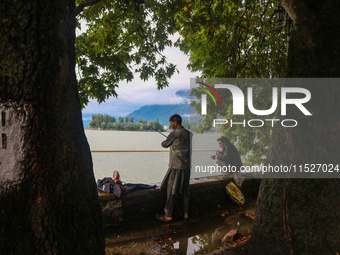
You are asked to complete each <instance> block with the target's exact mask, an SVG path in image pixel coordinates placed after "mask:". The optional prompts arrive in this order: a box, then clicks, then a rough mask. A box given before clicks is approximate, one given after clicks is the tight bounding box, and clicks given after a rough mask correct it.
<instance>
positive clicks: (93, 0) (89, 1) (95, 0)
mask: <svg viewBox="0 0 340 255" xmlns="http://www.w3.org/2000/svg"><path fill="white" fill-rule="evenodd" d="M100 1H102V0H86V1H84V2H81V3H80V4H79V5H78V6H77V7H76V16H78V15H79V14H80V13H81V12H82V11H83V10H84V8H85V7H88V6H91V5H94V4H96V3H99V2H100Z"/></svg>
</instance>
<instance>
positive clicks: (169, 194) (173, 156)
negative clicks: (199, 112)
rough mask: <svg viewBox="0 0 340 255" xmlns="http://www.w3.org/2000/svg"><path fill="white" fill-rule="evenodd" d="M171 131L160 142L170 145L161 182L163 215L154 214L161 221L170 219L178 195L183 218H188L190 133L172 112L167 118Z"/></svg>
mask: <svg viewBox="0 0 340 255" xmlns="http://www.w3.org/2000/svg"><path fill="white" fill-rule="evenodd" d="M169 121H170V125H171V127H172V129H173V131H172V132H171V133H170V134H169V136H168V137H167V139H166V140H165V141H163V142H162V146H163V147H164V148H168V147H170V157H169V168H168V171H167V173H166V174H165V176H164V179H163V181H162V184H161V192H164V193H166V203H165V207H164V213H165V214H164V215H156V218H157V219H158V220H161V221H171V220H172V219H173V211H174V208H175V201H176V199H177V197H178V196H179V195H181V197H182V198H183V199H181V200H182V202H183V205H184V219H186V220H187V219H189V199H190V191H189V180H190V166H191V138H192V133H191V132H190V131H188V130H186V129H185V128H184V127H183V126H182V117H181V116H180V115H178V114H174V115H172V116H171V117H170V119H169Z"/></svg>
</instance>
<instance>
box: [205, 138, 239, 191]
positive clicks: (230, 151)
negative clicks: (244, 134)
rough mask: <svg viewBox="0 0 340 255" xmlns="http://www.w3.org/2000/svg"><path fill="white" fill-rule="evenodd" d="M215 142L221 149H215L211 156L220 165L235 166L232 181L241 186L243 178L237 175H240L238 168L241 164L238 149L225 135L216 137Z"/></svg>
mask: <svg viewBox="0 0 340 255" xmlns="http://www.w3.org/2000/svg"><path fill="white" fill-rule="evenodd" d="M217 142H218V145H219V146H220V147H221V148H222V151H217V153H216V155H213V156H211V158H212V159H214V160H215V159H216V163H217V164H218V165H220V166H230V167H235V169H236V173H234V174H233V176H234V181H235V183H236V185H237V186H239V187H241V186H242V183H243V181H244V178H242V177H241V178H240V177H238V176H239V175H240V168H241V166H243V163H242V160H241V156H240V153H239V151H238V150H237V149H236V147H235V146H234V145H233V144H232V143H231V142H230V140H229V139H228V138H227V137H225V136H222V137H220V138H218V139H217Z"/></svg>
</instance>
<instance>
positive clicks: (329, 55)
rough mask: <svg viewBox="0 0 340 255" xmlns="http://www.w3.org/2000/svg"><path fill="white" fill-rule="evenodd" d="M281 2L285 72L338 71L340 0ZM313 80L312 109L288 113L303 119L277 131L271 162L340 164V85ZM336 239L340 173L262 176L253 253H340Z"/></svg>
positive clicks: (329, 74) (300, 74) (323, 74)
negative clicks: (285, 21) (287, 19)
mask: <svg viewBox="0 0 340 255" xmlns="http://www.w3.org/2000/svg"><path fill="white" fill-rule="evenodd" d="M282 2H283V5H284V6H285V8H286V9H287V10H288V13H289V14H290V16H291V17H293V21H294V22H295V27H296V31H295V32H294V33H293V36H292V40H291V42H290V47H289V53H288V57H289V59H288V62H289V69H288V75H287V76H288V77H294V78H298V77H303V78H307V77H340V34H339V31H340V20H339V15H338V13H339V11H340V1H330V0H328V1H314V0H313V1H307V0H305V1H300V0H284V1H282ZM336 31H338V32H336ZM316 83H317V82H316ZM316 83H313V84H311V85H310V86H309V87H307V89H308V90H310V92H311V95H312V99H311V101H310V102H309V103H308V109H310V111H311V112H312V116H311V117H306V116H304V115H302V114H301V113H299V112H293V113H291V114H290V116H287V118H293V119H296V120H298V122H299V125H298V126H297V127H295V128H282V127H280V128H276V129H275V130H274V133H273V139H272V144H271V149H270V152H269V155H268V162H267V163H270V164H272V165H280V164H284V165H287V164H291V163H292V164H297V165H298V164H305V163H333V164H339V163H340V157H339V155H340V146H339V141H340V105H339V99H340V98H339V95H340V86H339V84H335V83H334V84H332V82H331V81H330V82H329V84H328V85H327V86H322V85H319V84H316ZM339 240H340V179H268V180H263V181H262V184H261V187H260V192H259V197H258V202H257V207H256V219H255V223H254V229H253V235H252V245H251V249H250V254H282V255H283V254H285V255H286V254H336V252H338V253H339V251H340V241H339Z"/></svg>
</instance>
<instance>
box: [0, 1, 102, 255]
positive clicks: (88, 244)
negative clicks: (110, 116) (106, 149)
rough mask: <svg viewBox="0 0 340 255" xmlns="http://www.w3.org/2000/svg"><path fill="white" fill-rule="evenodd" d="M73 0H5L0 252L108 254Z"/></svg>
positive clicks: (0, 70)
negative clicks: (84, 113)
mask: <svg viewBox="0 0 340 255" xmlns="http://www.w3.org/2000/svg"><path fill="white" fill-rule="evenodd" d="M74 11H75V6H74V1H71V0H59V1H58V0H54V1H39V0H31V1H27V0H15V1H12V0H5V1H2V2H1V5H0V14H1V19H0V36H1V42H0V54H1V58H0V81H1V87H0V111H1V115H0V118H1V122H0V133H1V137H0V139H1V143H0V253H1V254H44V255H46V254H104V239H103V235H102V230H101V212H100V208H99V203H98V198H97V193H96V186H95V182H94V176H93V170H92V160H91V154H90V151H89V146H88V143H87V140H86V137H85V134H84V129H83V126H82V120H81V111H80V103H79V99H78V92H77V83H76V77H75V51H74V40H75V13H74Z"/></svg>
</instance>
